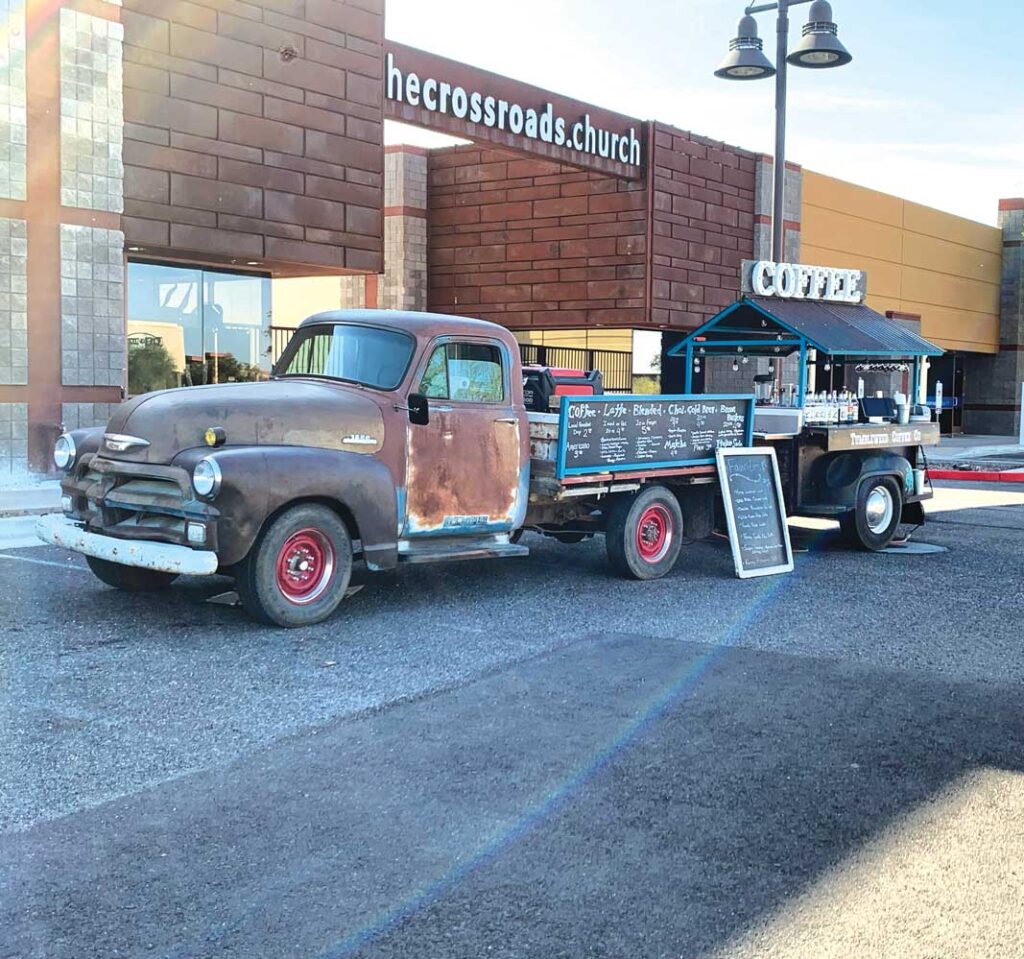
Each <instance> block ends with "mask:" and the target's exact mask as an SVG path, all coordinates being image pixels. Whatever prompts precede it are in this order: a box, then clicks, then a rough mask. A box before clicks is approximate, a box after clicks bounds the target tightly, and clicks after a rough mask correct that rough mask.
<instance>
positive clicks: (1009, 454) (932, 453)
mask: <svg viewBox="0 0 1024 959" xmlns="http://www.w3.org/2000/svg"><path fill="white" fill-rule="evenodd" d="M927 454H928V461H929V462H930V463H934V464H937V465H938V464H941V465H943V466H947V465H952V464H953V463H978V462H984V465H986V466H991V467H993V468H1001V469H1014V468H1021V467H1024V446H1022V445H1021V444H1020V443H1019V442H1018V437H1016V436H944V437H943V438H942V442H941V443H940V444H939V446H938V447H936V448H930V449H928V450H927ZM997 464H999V465H998V466H997Z"/></svg>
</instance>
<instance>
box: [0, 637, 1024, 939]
mask: <svg viewBox="0 0 1024 959" xmlns="http://www.w3.org/2000/svg"><path fill="white" fill-rule="evenodd" d="M1022 699H1024V697H1022V695H1021V692H1020V690H1019V689H1018V688H1014V687H1010V686H997V685H992V684H967V683H954V682H950V681H948V680H944V679H941V678H931V679H930V678H924V679H922V678H918V677H917V676H914V675H911V674H908V673H902V672H888V671H883V670H879V669H867V668H863V667H857V666H851V665H848V664H841V663H836V662H831V661H827V660H821V659H810V658H803V657H795V656H785V655H780V654H776V653H765V652H757V651H752V650H745V649H736V648H724V649H713V648H708V647H701V646H697V645H694V644H686V643H678V642H673V641H669V640H647V639H642V638H637V637H622V636H610V637H603V638H602V637H597V638H595V639H594V640H592V641H585V642H582V643H579V644H577V645H575V646H572V647H568V648H563V649H561V650H558V651H555V652H553V653H551V654H549V655H545V656H542V657H538V658H536V659H533V660H531V661H529V662H526V663H521V664H519V665H516V666H514V667H512V668H509V669H508V670H506V671H504V672H502V673H500V674H497V675H492V676H489V677H486V678H484V679H481V680H479V681H477V682H474V683H471V684H469V685H466V686H463V687H461V688H459V689H455V690H453V691H448V692H444V693H440V694H437V695H433V696H429V697H426V698H423V699H421V700H419V701H414V702H410V703H405V704H402V705H398V706H394V707H391V708H388V709H385V710H383V711H381V712H379V713H377V714H373V715H370V716H367V717H365V718H362V719H357V720H352V721H343V722H340V723H338V724H337V725H335V726H333V727H329V728H327V729H325V730H320V731H318V732H316V733H313V734H308V735H300V736H296V737H294V738H292V739H290V740H285V741H283V742H280V743H278V744H275V745H274V746H272V747H271V748H268V749H267V750H265V751H262V752H260V753H257V754H255V755H253V756H249V757H247V758H245V759H243V760H240V761H238V762H236V763H234V764H233V765H231V766H229V767H226V768H222V769H219V770H215V771H210V772H204V773H200V774H196V775H193V776H191V777H188V778H185V779H181V780H178V781H174V782H170V783H165V784H163V785H161V786H159V787H156V788H153V789H151V790H148V791H146V792H143V793H141V794H138V795H135V796H132V797H129V798H126V799H123V800H118V801H116V802H111V803H108V804H106V805H104V806H102V807H100V808H97V809H93V810H90V811H87V812H83V813H81V814H78V815H75V816H73V817H69V818H66V819H63V820H59V821H55V822H51V823H46V824H42V825H39V826H37V827H34V828H33V829H31V830H29V831H27V832H25V833H20V834H19V833H12V834H7V835H5V836H3V837H0V889H3V890H4V894H3V895H2V896H0V954H3V955H17V956H37V955H38V956H43V955H45V956H47V957H63V956H67V957H76V959H77V957H82V956H92V955H117V956H150V955H152V956H178V957H200V956H210V957H213V956H216V957H218V959H221V957H246V959H250V957H253V956H260V957H261V959H269V957H279V956H280V957H285V956H288V957H294V956H342V955H360V956H396V957H397V956H402V957H420V956H422V957H431V959H439V957H455V956H459V957H461V956H466V957H469V956H472V957H478V956H498V957H506V956H507V957H513V956H515V957H523V956H538V957H539V956H544V957H558V956H565V957H570V956H571V957H580V956H601V957H604V956H608V957H611V956H629V957H646V956H652V957H653V956H686V957H689V956H700V955H704V954H707V953H708V952H709V951H711V950H714V949H716V948H721V947H723V946H724V945H725V944H726V943H728V942H729V941H731V940H732V939H733V938H734V937H736V936H738V935H742V934H743V932H744V931H745V930H747V929H749V928H750V927H751V926H753V925H754V924H756V923H758V922H759V921H761V920H762V919H763V918H764V917H766V916H770V915H772V914H773V913H775V912H776V911H778V910H779V909H780V908H781V907H783V906H784V905H785V904H786V903H787V902H789V901H790V900H791V899H792V898H793V897H795V896H797V895H798V894H800V893H801V892H802V891H804V890H805V889H807V888H808V886H809V884H812V883H814V882H815V880H816V879H817V878H819V877H820V876H821V875H823V874H824V873H825V872H826V871H828V870H832V869H833V868H835V867H839V868H841V867H842V864H843V861H844V858H846V857H848V856H849V855H850V854H851V853H852V852H853V851H855V850H856V849H858V848H859V847H860V846H861V845H862V844H864V843H865V842H866V841H867V840H869V839H871V838H872V837H874V836H876V835H877V834H878V833H879V831H881V830H883V829H884V828H886V827H887V826H889V825H890V824H892V823H893V822H894V821H896V820H898V819H900V818H901V817H903V816H904V815H906V814H908V813H910V812H912V811H914V810H915V809H917V808H918V807H919V806H920V805H921V804H922V803H926V802H928V801H929V800H930V799H931V798H933V797H935V796H936V794H937V793H939V792H940V791H941V790H943V789H944V788H946V787H947V786H949V785H950V784H952V783H954V782H955V781H957V780H958V779H959V778H960V777H962V776H963V775H965V774H966V773H968V772H970V771H971V770H974V769H978V768H981V767H996V768H1006V769H1018V770H1019V769H1021V768H1022V763H1024V759H1022V757H1024V724H1022V721H1021V718H1020V717H1021V715H1022V707H1024V701H1022Z"/></svg>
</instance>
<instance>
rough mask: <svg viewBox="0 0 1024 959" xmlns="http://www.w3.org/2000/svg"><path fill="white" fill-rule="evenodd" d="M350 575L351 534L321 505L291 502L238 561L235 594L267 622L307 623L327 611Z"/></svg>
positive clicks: (316, 620) (250, 611)
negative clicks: (243, 557)
mask: <svg viewBox="0 0 1024 959" xmlns="http://www.w3.org/2000/svg"><path fill="white" fill-rule="evenodd" d="M351 577H352V537H351V536H350V535H349V532H348V529H347V528H346V526H345V524H344V523H343V522H342V521H341V518H340V517H339V516H338V515H337V514H336V513H335V512H334V511H333V510H331V509H328V508H327V507H326V506H318V505H312V504H311V505H305V506H293V507H292V508H291V509H289V510H286V511H285V512H283V513H282V514H281V515H280V516H278V517H277V519H275V520H274V521H273V522H272V523H271V524H270V526H268V527H267V528H266V529H265V530H264V531H263V532H262V533H261V534H260V536H259V538H258V539H257V540H256V543H255V545H254V546H253V548H252V549H251V550H250V552H249V555H248V556H247V557H246V558H245V559H244V560H243V561H242V563H241V564H240V565H239V568H238V572H237V575H236V577H235V582H236V585H237V587H238V598H239V599H240V600H241V601H242V606H244V607H245V611H246V612H247V613H248V614H249V615H250V616H252V617H253V618H254V619H258V620H260V621H261V622H264V623H268V624H269V625H271V626H289V627H292V626H311V625H313V624H314V623H319V622H321V621H323V620H325V619H327V617H328V616H330V615H331V613H333V612H334V611H335V610H336V609H337V608H338V606H339V605H340V603H341V601H342V600H343V599H344V598H345V591H346V590H347V589H348V584H349V580H350V579H351Z"/></svg>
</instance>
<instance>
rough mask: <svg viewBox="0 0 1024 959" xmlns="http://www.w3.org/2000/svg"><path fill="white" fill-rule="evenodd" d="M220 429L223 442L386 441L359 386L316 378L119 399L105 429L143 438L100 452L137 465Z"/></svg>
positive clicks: (363, 444)
mask: <svg viewBox="0 0 1024 959" xmlns="http://www.w3.org/2000/svg"><path fill="white" fill-rule="evenodd" d="M211 426H220V427H223V429H224V431H225V433H226V434H227V445H228V446H254V445H264V446H267V445H284V446H312V447H320V448H322V449H338V450H349V451H350V452H357V453H375V452H377V451H378V450H379V449H380V448H381V446H382V445H383V442H384V421H383V417H382V416H381V411H380V408H379V406H378V405H377V403H375V402H374V401H373V399H371V398H370V395H362V394H361V392H360V390H359V388H358V387H350V386H346V385H345V384H335V383H322V382H317V381H313V380H299V379H287V380H270V381H267V382H262V383H228V384H223V385H219V386H194V387H186V388H184V389H178V390H164V391H162V392H159V393H149V394H146V395H145V396H140V397H137V398H136V399H134V400H132V401H131V402H129V403H126V404H124V406H122V407H121V408H120V409H118V411H117V412H116V413H115V414H114V416H113V417H112V418H111V420H110V422H109V423H108V425H107V433H108V434H122V435H125V436H132V437H138V438H140V439H143V440H146V441H147V442H148V443H149V445H148V446H146V447H143V448H141V449H140V448H131V449H128V450H125V451H123V452H117V451H114V450H111V449H110V448H109V447H108V446H107V445H106V443H104V445H103V446H101V448H100V452H101V453H102V454H103V455H104V456H105V457H109V458H112V459H123V460H131V461H132V462H136V463H170V462H171V460H173V459H174V457H175V456H176V455H177V454H178V453H180V452H181V451H182V450H186V449H192V448H194V447H197V446H204V445H205V443H204V440H203V434H204V433H205V431H206V430H207V428H208V427H211Z"/></svg>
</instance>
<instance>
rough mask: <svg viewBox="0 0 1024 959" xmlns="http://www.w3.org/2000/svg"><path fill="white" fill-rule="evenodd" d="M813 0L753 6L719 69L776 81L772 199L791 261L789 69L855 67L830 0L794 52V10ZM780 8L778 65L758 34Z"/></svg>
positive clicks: (778, 239) (777, 251) (815, 9)
mask: <svg viewBox="0 0 1024 959" xmlns="http://www.w3.org/2000/svg"><path fill="white" fill-rule="evenodd" d="M810 2H811V0H776V2H774V3H762V4H751V5H750V6H749V7H747V10H746V14H745V15H744V17H743V18H742V19H741V20H740V22H739V27H738V28H737V30H736V39H735V40H732V41H731V42H730V43H729V53H728V55H727V56H726V58H725V59H724V60H723V61H722V65H721V66H720V67H719V68H718V69H717V70H716V71H715V76H716V77H721V78H722V79H723V80H761V79H766V78H767V77H770V76H773V75H774V77H775V190H774V197H773V200H772V259H773V260H775V261H776V262H780V261H783V260H785V258H786V254H785V250H784V247H783V238H784V236H785V208H784V206H783V200H784V196H785V190H786V66H787V64H792V65H793V66H794V67H807V68H808V69H811V70H827V69H829V68H831V67H841V66H843V65H844V64H847V63H849V62H850V61H851V60H852V59H853V57H852V56H850V54H849V52H848V51H847V49H846V47H844V46H843V45H842V43H840V42H839V30H838V28H837V27H836V24H835V21H834V20H833V19H832V6H831V4H829V3H828V2H827V0H814V2H813V4H812V6H811V9H810V11H809V15H808V18H807V23H806V24H804V29H803V37H802V38H801V40H800V42H799V43H798V44H797V46H796V48H795V49H794V50H793V52H792V53H789V50H788V48H789V8H790V7H796V6H799V5H800V4H803V3H810ZM767 10H778V12H779V16H778V21H777V24H776V29H777V33H778V53H777V56H776V65H775V66H773V65H772V62H771V60H769V59H768V58H767V57H766V56H765V55H764V41H762V40H761V38H760V37H759V36H758V35H757V21H756V20H755V19H754V14H755V13H764V12H765V11H767Z"/></svg>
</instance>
